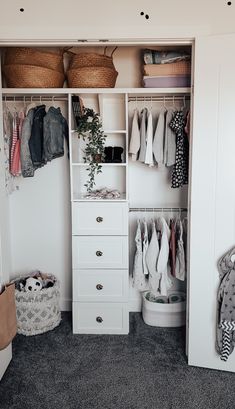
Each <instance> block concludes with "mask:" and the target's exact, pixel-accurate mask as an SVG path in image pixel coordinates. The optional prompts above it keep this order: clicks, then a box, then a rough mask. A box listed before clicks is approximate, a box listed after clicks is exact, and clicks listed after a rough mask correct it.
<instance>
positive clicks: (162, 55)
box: [143, 49, 191, 64]
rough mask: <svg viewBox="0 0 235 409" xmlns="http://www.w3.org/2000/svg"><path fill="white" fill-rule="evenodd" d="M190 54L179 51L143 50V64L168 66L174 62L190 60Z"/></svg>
mask: <svg viewBox="0 0 235 409" xmlns="http://www.w3.org/2000/svg"><path fill="white" fill-rule="evenodd" d="M190 58H191V57H190V54H189V53H188V52H187V51H181V50H173V51H170V50H149V49H145V50H143V60H144V63H145V64H170V63H173V62H176V61H185V60H190Z"/></svg>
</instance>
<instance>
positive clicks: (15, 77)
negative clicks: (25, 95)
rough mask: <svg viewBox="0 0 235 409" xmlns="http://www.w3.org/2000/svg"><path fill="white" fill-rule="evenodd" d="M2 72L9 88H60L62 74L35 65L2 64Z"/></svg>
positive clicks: (62, 80) (62, 82)
mask: <svg viewBox="0 0 235 409" xmlns="http://www.w3.org/2000/svg"><path fill="white" fill-rule="evenodd" d="M3 74H4V77H5V80H6V83H7V87H9V88H62V87H63V84H64V79H65V78H64V74H62V73H61V72H58V71H55V70H51V69H49V68H44V67H38V66H36V65H20V64H19V65H17V64H10V65H4V67H3Z"/></svg>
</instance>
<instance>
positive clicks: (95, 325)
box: [73, 302, 129, 334]
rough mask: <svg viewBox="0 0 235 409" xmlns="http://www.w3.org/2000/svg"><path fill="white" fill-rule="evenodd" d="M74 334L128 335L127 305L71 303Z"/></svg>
mask: <svg viewBox="0 0 235 409" xmlns="http://www.w3.org/2000/svg"><path fill="white" fill-rule="evenodd" d="M73 332H74V333H75V334H128V332H129V311H128V304H127V303H126V304H118V303H83V302H81V303H80V302H73Z"/></svg>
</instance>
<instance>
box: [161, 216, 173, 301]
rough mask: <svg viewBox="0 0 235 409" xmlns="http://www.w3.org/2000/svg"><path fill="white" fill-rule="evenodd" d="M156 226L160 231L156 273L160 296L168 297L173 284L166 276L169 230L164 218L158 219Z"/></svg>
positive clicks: (167, 275)
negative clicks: (158, 276)
mask: <svg viewBox="0 0 235 409" xmlns="http://www.w3.org/2000/svg"><path fill="white" fill-rule="evenodd" d="M158 226H159V229H160V231H161V246H160V252H159V256H158V262H157V272H158V274H160V277H161V278H160V293H161V295H165V296H167V295H168V290H169V289H170V288H171V287H172V285H173V283H172V280H171V278H170V276H169V274H168V269H169V266H168V260H169V239H170V229H169V227H168V225H167V222H166V220H165V219H164V217H160V218H159V219H158Z"/></svg>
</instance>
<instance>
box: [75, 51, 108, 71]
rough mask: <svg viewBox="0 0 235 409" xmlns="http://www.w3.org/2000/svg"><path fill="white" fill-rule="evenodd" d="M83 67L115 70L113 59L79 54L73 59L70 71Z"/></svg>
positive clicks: (91, 54)
mask: <svg viewBox="0 0 235 409" xmlns="http://www.w3.org/2000/svg"><path fill="white" fill-rule="evenodd" d="M82 67H108V68H113V69H115V68H114V64H113V59H112V57H108V56H107V55H101V54H97V53H79V54H74V55H73V56H72V57H71V60H70V64H69V69H73V68H82Z"/></svg>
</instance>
